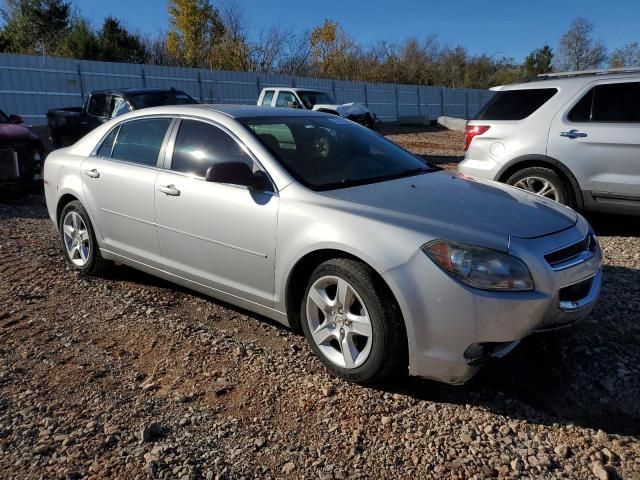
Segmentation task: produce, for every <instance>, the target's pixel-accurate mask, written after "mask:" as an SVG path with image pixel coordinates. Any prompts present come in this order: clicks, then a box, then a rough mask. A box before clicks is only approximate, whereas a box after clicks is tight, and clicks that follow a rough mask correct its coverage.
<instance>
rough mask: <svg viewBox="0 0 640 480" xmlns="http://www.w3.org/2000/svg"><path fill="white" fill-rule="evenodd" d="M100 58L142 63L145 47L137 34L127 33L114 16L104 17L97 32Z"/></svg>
mask: <svg viewBox="0 0 640 480" xmlns="http://www.w3.org/2000/svg"><path fill="white" fill-rule="evenodd" d="M98 43H99V45H100V60H103V61H105V62H125V63H144V62H146V60H147V58H148V56H149V55H148V52H147V49H146V47H145V45H144V43H143V42H142V40H141V39H140V36H139V35H137V34H132V33H129V32H128V31H127V30H126V29H125V28H123V27H122V25H121V24H120V20H118V19H117V18H114V17H106V18H105V19H104V21H103V22H102V28H101V29H100V31H99V32H98Z"/></svg>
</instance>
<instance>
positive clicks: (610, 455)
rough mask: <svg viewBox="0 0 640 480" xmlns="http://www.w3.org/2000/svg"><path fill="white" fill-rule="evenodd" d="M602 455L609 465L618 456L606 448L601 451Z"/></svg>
mask: <svg viewBox="0 0 640 480" xmlns="http://www.w3.org/2000/svg"><path fill="white" fill-rule="evenodd" d="M602 454H603V455H604V457H605V458H606V459H607V462H609V463H613V462H615V461H616V460H617V459H618V455H616V454H615V453H613V452H612V451H611V450H609V449H608V448H606V447H605V448H603V449H602Z"/></svg>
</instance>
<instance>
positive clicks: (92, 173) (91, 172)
mask: <svg viewBox="0 0 640 480" xmlns="http://www.w3.org/2000/svg"><path fill="white" fill-rule="evenodd" d="M84 174H85V175H86V176H87V177H91V178H98V177H99V176H100V172H98V170H97V169H95V168H92V169H91V170H85V171H84Z"/></svg>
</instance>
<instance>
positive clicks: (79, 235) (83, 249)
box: [62, 211, 91, 267]
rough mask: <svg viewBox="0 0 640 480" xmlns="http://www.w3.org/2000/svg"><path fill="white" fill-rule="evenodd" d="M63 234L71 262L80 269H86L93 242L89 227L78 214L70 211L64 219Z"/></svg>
mask: <svg viewBox="0 0 640 480" xmlns="http://www.w3.org/2000/svg"><path fill="white" fill-rule="evenodd" d="M62 234H63V237H64V245H65V247H66V249H67V255H68V257H69V260H71V262H72V263H73V264H74V265H76V266H78V267H84V266H85V265H86V264H87V262H88V261H89V255H90V253H91V240H90V238H89V230H88V229H87V225H86V224H85V222H84V220H83V219H82V216H81V215H80V214H79V213H78V212H75V211H70V212H69V213H67V215H66V216H65V217H64V220H63V221H62Z"/></svg>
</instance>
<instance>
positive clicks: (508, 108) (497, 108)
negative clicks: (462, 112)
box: [474, 88, 558, 120]
mask: <svg viewBox="0 0 640 480" xmlns="http://www.w3.org/2000/svg"><path fill="white" fill-rule="evenodd" d="M557 92H558V89H556V88H531V89H526V90H505V91H500V92H497V93H496V94H494V95H493V97H491V99H490V100H489V101H488V102H487V103H486V105H485V106H484V107H482V109H481V110H480V112H479V113H478V115H476V117H475V118H474V120H523V119H525V118H527V117H528V116H529V115H531V114H532V113H533V112H535V111H536V110H538V109H539V108H540V107H542V106H543V105H544V104H545V103H547V102H548V101H549V99H550V98H551V97H553V96H554V95H555V94H556V93H557Z"/></svg>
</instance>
